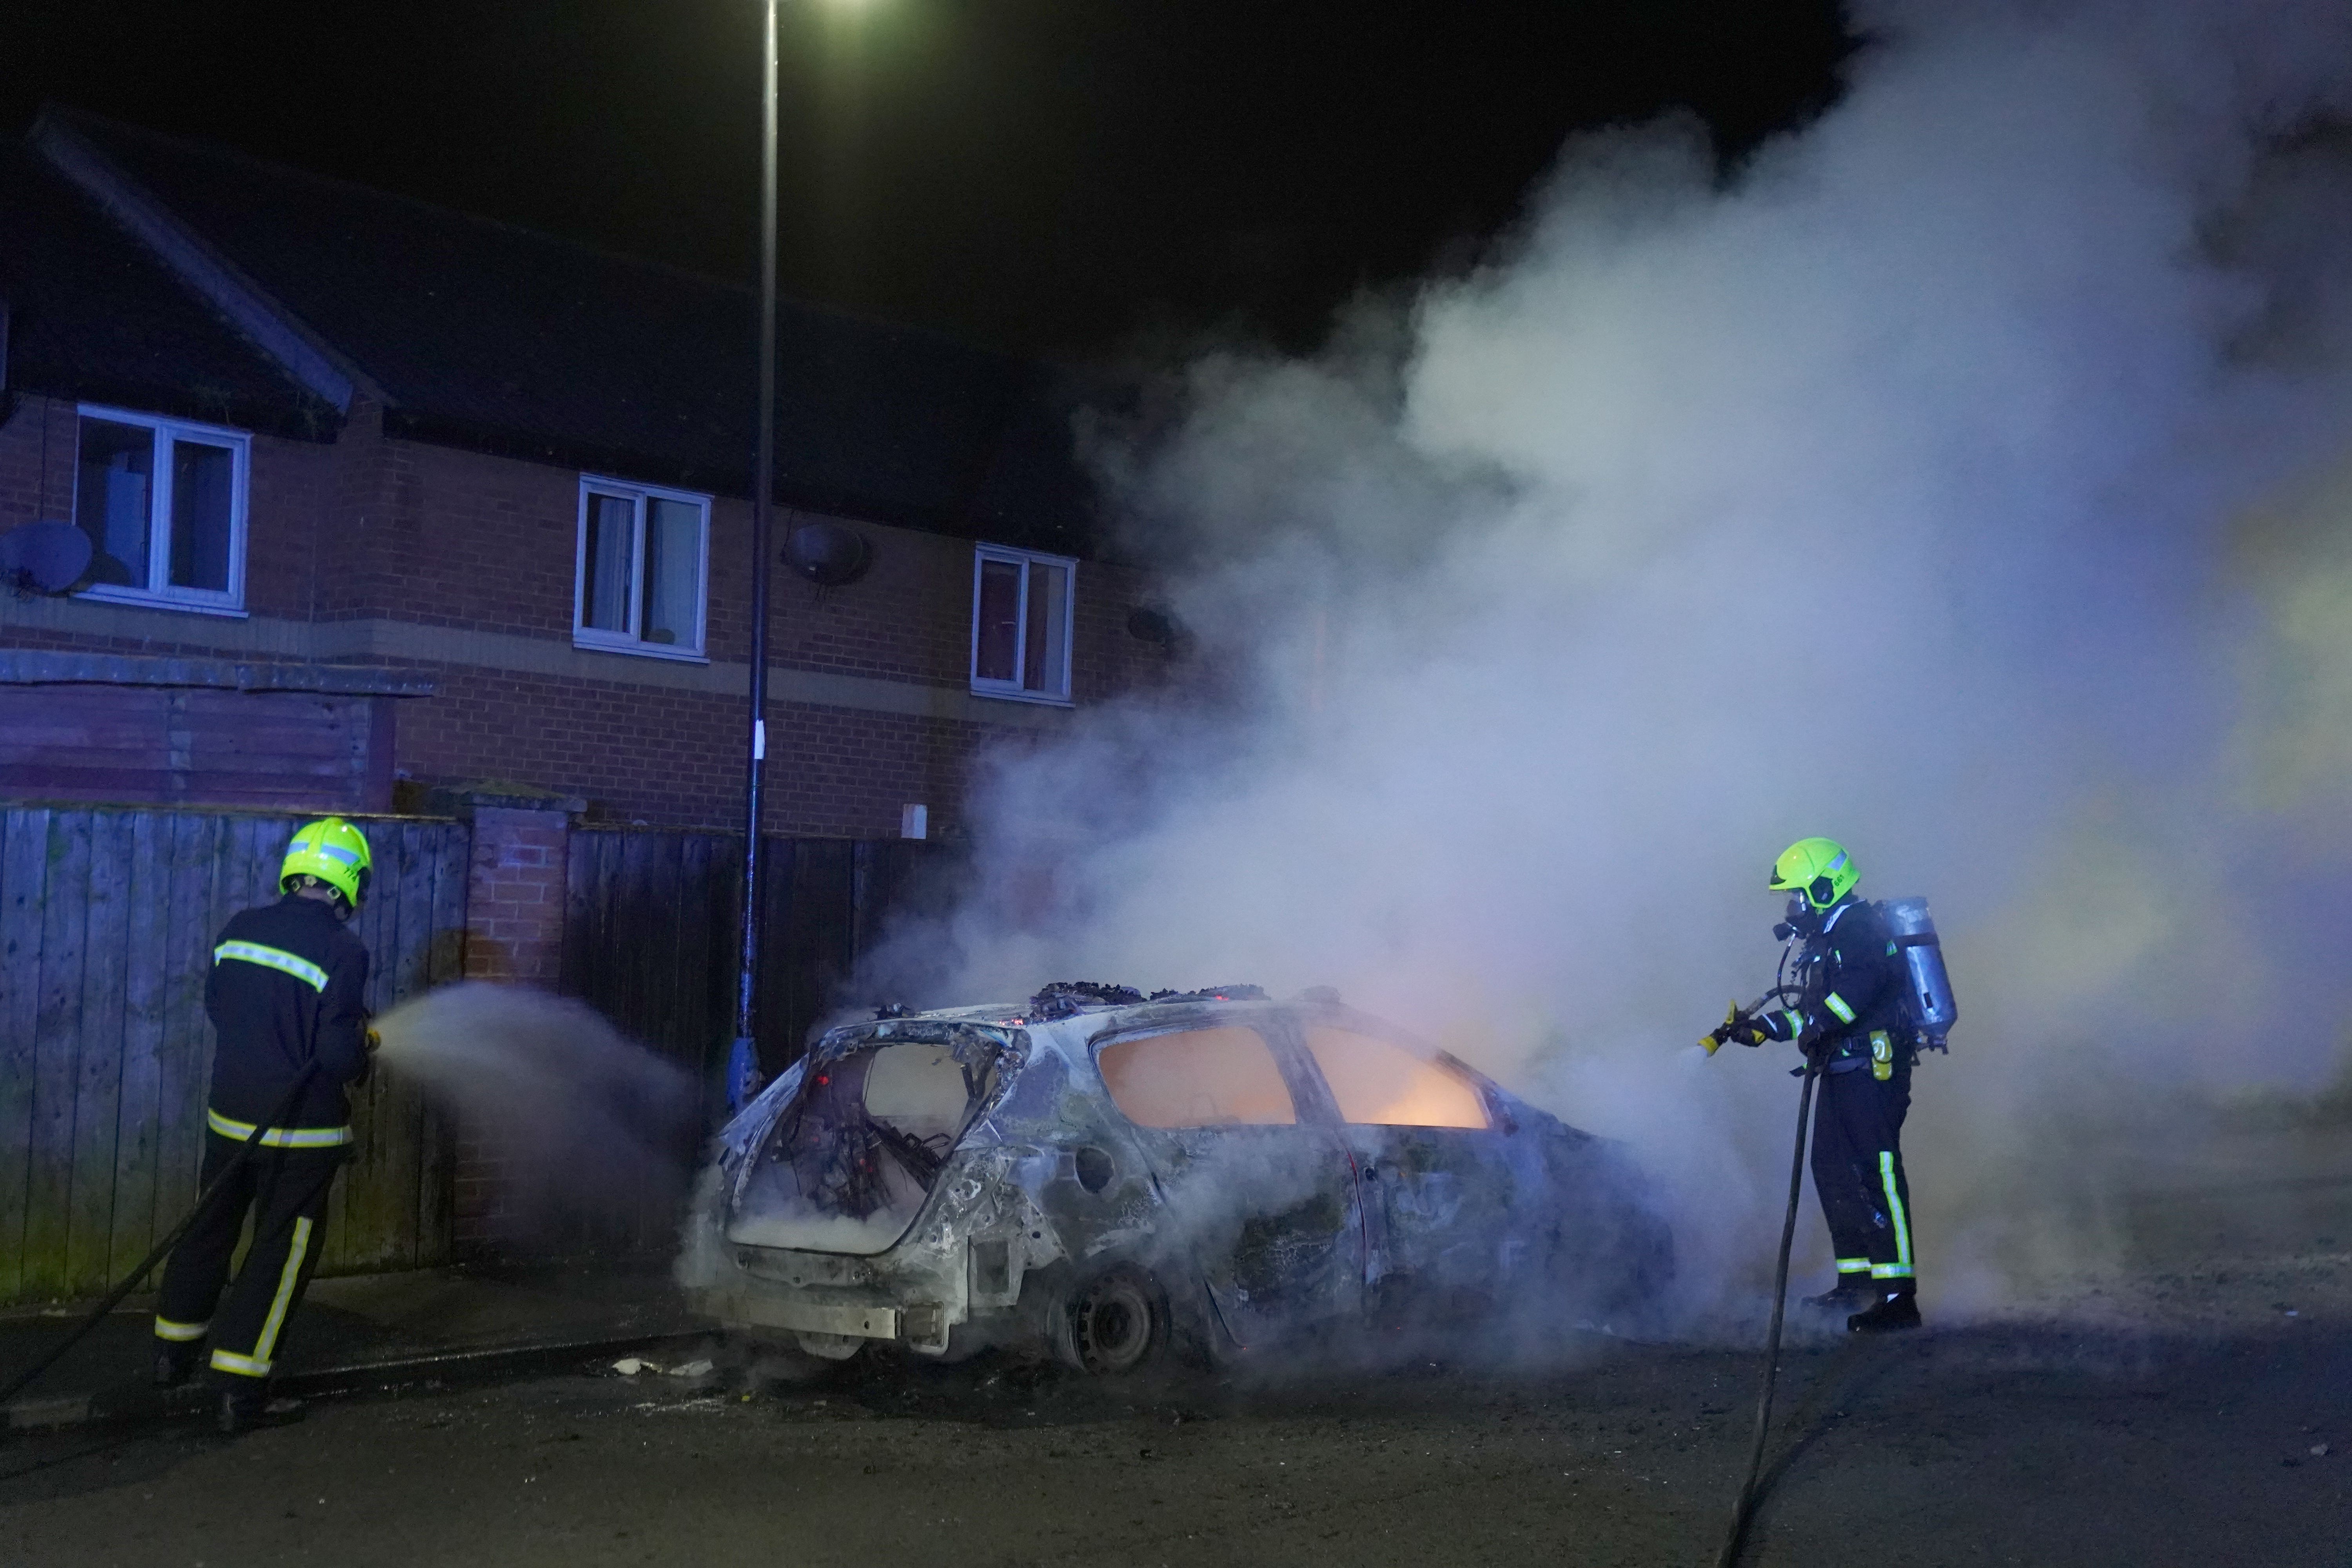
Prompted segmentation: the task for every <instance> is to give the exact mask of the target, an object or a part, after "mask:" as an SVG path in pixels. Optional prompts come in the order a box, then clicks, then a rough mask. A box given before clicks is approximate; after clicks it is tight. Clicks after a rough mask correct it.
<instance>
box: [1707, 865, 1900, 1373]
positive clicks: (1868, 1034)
mask: <svg viewBox="0 0 2352 1568" xmlns="http://www.w3.org/2000/svg"><path fill="white" fill-rule="evenodd" d="M1860 879H1861V877H1860V873H1859V872H1858V871H1857V870H1856V868H1855V867H1854V863H1853V856H1852V855H1850V854H1848V853H1847V851H1846V849H1845V847H1844V846H1843V845H1842V844H1840V843H1838V842H1837V841H1836V840H1835V839H1831V838H1800V839H1799V840H1797V842H1796V843H1794V844H1791V845H1790V846H1789V847H1788V848H1787V849H1785V850H1783V851H1781V854H1780V858H1779V859H1777V860H1775V861H1774V862H1773V863H1772V879H1771V883H1770V885H1771V888H1772V889H1773V890H1774V891H1776V892H1786V893H1787V894H1788V895H1789V911H1788V919H1787V920H1786V921H1783V922H1782V923H1781V924H1780V925H1777V926H1775V927H1774V928H1773V934H1774V935H1776V936H1778V937H1780V939H1781V940H1782V941H1784V942H1801V944H1802V945H1801V946H1800V947H1798V948H1796V950H1795V951H1794V952H1793V953H1792V954H1791V955H1790V957H1791V959H1792V960H1793V963H1784V965H1783V974H1784V975H1787V974H1789V973H1790V972H1791V971H1793V976H1794V978H1793V982H1792V983H1790V984H1785V985H1784V986H1783V988H1782V989H1781V990H1780V992H1779V993H1777V994H1776V997H1775V999H1774V1000H1773V1001H1772V1002H1771V1003H1770V1004H1769V1005H1766V1006H1765V1007H1764V1008H1763V1009H1762V1010H1761V1011H1759V1012H1757V1013H1752V1014H1749V1013H1743V1012H1741V1011H1740V1009H1739V1007H1738V1005H1737V1004H1735V1005H1733V1007H1732V1011H1731V1016H1729V1017H1727V1019H1725V1020H1724V1023H1723V1026H1722V1027H1720V1028H1718V1029H1717V1030H1716V1031H1714V1032H1713V1033H1712V1034H1710V1035H1708V1036H1707V1037H1706V1039H1704V1040H1703V1041H1701V1042H1700V1043H1701V1044H1702V1045H1705V1046H1706V1047H1707V1052H1708V1054H1709V1055H1713V1054H1714V1052H1715V1050H1716V1048H1717V1047H1719V1046H1722V1045H1725V1044H1727V1043H1728V1042H1730V1041H1733V1040H1737V1041H1738V1042H1739V1043H1740V1044H1741V1045H1744V1046H1760V1045H1762V1044H1763V1043H1764V1042H1765V1041H1767V1040H1790V1041H1794V1042H1795V1043H1796V1045H1797V1046H1798V1047H1799V1048H1800V1049H1801V1050H1803V1051H1804V1053H1805V1054H1806V1055H1807V1056H1808V1057H1809V1058H1811V1059H1812V1060H1814V1061H1816V1062H1818V1063H1819V1064H1820V1067H1821V1074H1822V1078H1821V1105H1820V1110H1819V1113H1818V1115H1817V1116H1816V1118H1815V1120H1814V1122H1813V1150H1812V1170H1813V1187H1814V1190H1815V1191H1816V1192H1818V1193H1819V1194H1821V1200H1822V1217H1823V1218H1824V1219H1826V1220H1827V1221H1828V1222H1829V1229H1830V1240H1831V1243H1832V1245H1833V1246H1834V1247H1836V1249H1837V1268H1838V1282H1837V1285H1836V1288H1835V1289H1832V1290H1830V1291H1828V1292H1827V1293H1826V1294H1823V1295H1820V1296H1814V1297H1811V1298H1809V1299H1808V1300H1807V1301H1806V1305H1807V1306H1809V1307H1811V1308H1813V1309H1815V1310H1819V1311H1822V1312H1825V1313H1828V1314H1831V1315H1832V1316H1836V1317H1843V1318H1844V1320H1845V1325H1846V1327H1847V1328H1848V1329H1850V1330H1852V1331H1854V1332H1857V1333H1883V1332H1885V1331H1890V1330H1896V1329H1914V1328H1917V1327H1918V1326H1919V1303H1918V1282H1917V1276H1916V1272H1915V1270H1914V1267H1913V1264H1912V1254H1911V1189H1910V1185H1909V1184H1908V1183H1907V1182H1906V1180H1905V1178H1904V1174H1903V1149H1902V1135H1903V1119H1904V1116H1905V1114H1906V1112H1907V1111H1908V1110H1910V1107H1911V1068H1912V1066H1913V1064H1914V1062H1915V1061H1916V1059H1917V1052H1916V1047H1915V1040H1916V1034H1915V1031H1914V1029H1913V1028H1912V1026H1910V1024H1909V1022H1908V1020H1907V1016H1906V1013H1905V1011H1904V987H1905V969H1904V963H1903V959H1902V956H1901V953H1900V952H1899V951H1898V949H1897V946H1896V943H1895V937H1894V935H1893V933H1892V932H1891V931H1889V930H1888V927H1887V923H1886V921H1885V917H1884V916H1883V915H1882V914H1881V913H1880V912H1879V910H1878V908H1877V906H1876V905H1874V904H1872V903H1869V902H1867V901H1865V900H1862V899H1858V898H1856V897H1855V896H1854V884H1855V883H1856V882H1858V881H1859V880H1860Z"/></svg>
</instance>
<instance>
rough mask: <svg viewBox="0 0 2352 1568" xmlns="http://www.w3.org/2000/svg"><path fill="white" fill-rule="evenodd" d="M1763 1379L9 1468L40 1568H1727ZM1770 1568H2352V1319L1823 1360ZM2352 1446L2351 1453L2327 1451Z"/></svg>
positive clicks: (604, 1396) (1057, 1390)
mask: <svg viewBox="0 0 2352 1568" xmlns="http://www.w3.org/2000/svg"><path fill="white" fill-rule="evenodd" d="M1753 1371H1754V1368H1753V1357H1752V1356H1747V1355H1740V1354H1736V1353H1731V1352H1687V1351H1671V1350H1656V1349H1643V1348H1638V1347H1621V1348H1618V1349H1615V1350H1612V1351H1610V1352H1605V1353H1603V1354H1602V1355H1601V1359H1600V1360H1598V1361H1597V1362H1596V1363H1593V1364H1591V1365H1589V1366H1586V1367H1582V1368H1577V1369H1573V1370H1568V1369H1559V1370H1554V1371H1551V1372H1549V1373H1542V1374H1528V1373H1509V1374H1503V1373H1471V1372H1465V1371H1464V1370H1462V1369H1455V1368H1445V1367H1438V1366H1430V1365H1426V1364H1423V1365H1419V1366H1415V1367H1412V1368H1407V1369H1402V1370H1398V1371H1392V1372H1390V1373H1383V1374H1381V1375H1378V1376H1367V1377H1356V1378H1346V1379H1332V1380H1318V1381H1315V1382H1312V1383H1308V1384H1297V1385H1293V1386H1291V1387H1288V1388H1285V1389H1280V1390H1263V1389H1261V1390H1255V1391H1245V1390H1242V1389H1239V1388H1236V1387H1234V1385H1232V1384H1218V1383H1214V1382H1210V1381H1206V1380H1194V1379H1180V1380H1177V1381H1175V1382H1172V1383H1168V1384H1154V1385H1151V1386H1149V1387H1138V1388H1119V1389H1106V1388H1104V1387H1102V1386H1100V1385H1094V1384H1085V1383H1081V1382H1078V1381H1076V1380H1074V1379H1069V1378H1066V1377H1062V1376H1059V1375H1055V1374H1051V1373H1041V1372H1040V1371H1039V1370H1038V1369H1033V1368H1024V1367H1021V1366H1017V1365H1012V1364H999V1363H990V1364H979V1365H972V1366H968V1367H964V1368H946V1369H941V1368H929V1367H924V1368H908V1369H898V1368H888V1367H883V1368H876V1369H870V1370H867V1371H866V1372H864V1373H840V1374H835V1375H832V1376H828V1377H826V1378H824V1379H822V1380H820V1381H819V1382H817V1383H814V1384H800V1385H796V1386H786V1387H776V1386H767V1387H765V1388H763V1389H762V1390H761V1391H759V1392H751V1393H746V1392H745V1390H744V1388H743V1387H742V1386H741V1384H740V1382H739V1381H738V1378H739V1376H740V1374H737V1375H733V1376H730V1375H729V1374H727V1373H721V1374H720V1375H719V1376H717V1377H714V1378H712V1379H709V1380H704V1381H702V1382H700V1383H688V1382H683V1381H681V1380H677V1379H673V1378H648V1377H645V1376H640V1377H637V1378H634V1379H630V1378H622V1377H619V1376H616V1375H611V1374H606V1375H603V1376H596V1375H584V1374H583V1375H575V1376H563V1377H555V1378H548V1379H541V1380H537V1381H532V1382H528V1383H520V1384H510V1385H506V1386H499V1387H490V1388H479V1389H469V1390H445V1391H424V1392H408V1393H404V1394H398V1395H396V1396H382V1397H377V1398H373V1399H367V1398H362V1399H356V1400H350V1401H341V1402H331V1403H327V1404H324V1405H320V1406H319V1407H317V1408H316V1409H315V1410H314V1412H313V1414H312V1415H311V1418H310V1420H309V1421H307V1422H305V1423H304V1424H302V1425H301V1426H295V1427H290V1428H286V1429H282V1430H278V1431H271V1432H264V1433H258V1434H255V1435H252V1436H248V1437H246V1438H243V1439H240V1440H238V1441H236V1442H234V1443H226V1442H223V1441H220V1440H218V1439H216V1438H215V1437H213V1436H210V1435H208V1434H206V1433H205V1432H204V1431H203V1430H202V1429H201V1428H200V1427H198V1426H194V1424H192V1423H184V1424H182V1425H180V1426H171V1427H156V1428H149V1429H145V1430H142V1431H139V1432H135V1433H111V1434H109V1433H94V1432H85V1433H79V1434H71V1433H66V1434H54V1435H50V1436H38V1437H32V1438H26V1437H19V1438H17V1439H16V1440H14V1441H12V1442H11V1443H10V1444H9V1445H8V1446H7V1447H6V1448H5V1450H0V1541H5V1542H8V1546H7V1547H6V1548H5V1549H0V1557H5V1559H6V1560H7V1561H10V1562H21V1563H41V1564H49V1565H54V1568H81V1565H84V1564H89V1565H96V1564H101V1563H122V1564H142V1565H144V1564H164V1563H181V1564H189V1563H200V1564H211V1565H216V1568H226V1565H227V1564H236V1563H322V1564H325V1563H333V1564H338V1565H342V1568H368V1565H372V1564H377V1563H383V1564H401V1565H404V1568H406V1565H414V1564H419V1563H499V1564H511V1565H515V1568H526V1565H529V1568H536V1565H538V1564H549V1565H553V1564H604V1563H614V1564H618V1563H665V1564H666V1563H736V1562H742V1563H751V1562H759V1563H792V1564H807V1565H810V1568H817V1565H826V1564H836V1563H838V1564H860V1565H869V1564H874V1563H936V1562H942V1561H953V1562H957V1563H971V1564H999V1563H1003V1564H1013V1563H1023V1564H1029V1563H1055V1564H1059V1563H1166V1564H1171V1565H1173V1564H1212V1563H1301V1564H1326V1563H1329V1564H1339V1563H1349V1564H1362V1563H1449V1564H1450V1563H1515V1564H1516V1563H1526V1562H1528V1560H1529V1558H1530V1554H1531V1553H1536V1554H1540V1555H1542V1556H1544V1557H1546V1558H1549V1559H1550V1560H1554V1561H1560V1562H1567V1563H1586V1564H1595V1565H1598V1564H1609V1563H1625V1564H1652V1563H1710V1562H1712V1561H1713V1555H1714V1552H1715V1550H1716V1548H1717V1543H1718V1542H1719V1540H1720V1534H1721V1531H1722V1529H1723V1526H1724V1523H1725V1516H1726V1510H1727V1501H1728V1496H1727V1493H1728V1489H1729V1488H1730V1486H1731V1485H1732V1484H1733V1480H1734V1479H1735V1477H1736V1475H1737V1472H1738V1464H1739V1461H1740V1458H1741V1457H1742V1453H1743V1443H1744V1439H1745V1437H1746V1435H1747V1432H1748V1405H1749V1401H1750V1399H1751V1397H1752V1391H1753ZM1784 1386H1785V1387H1786V1389H1787V1393H1788V1395H1789V1404H1788V1405H1787V1406H1786V1407H1785V1408H1786V1409H1787V1411H1788V1417H1789V1418H1788V1422H1787V1425H1786V1426H1784V1428H1783V1432H1784V1437H1783V1440H1782V1441H1781V1442H1780V1444H1779V1445H1778V1446H1777V1451H1778V1453H1779V1455H1780V1464H1779V1468H1778V1473H1777V1475H1776V1478H1775V1482H1774V1486H1773V1489H1772V1491H1771V1493H1770V1496H1769V1499H1768V1500H1767V1502H1766V1504H1765V1507H1764V1509H1763V1511H1762V1514H1761V1516H1760V1519H1759V1524H1758V1527H1757V1530H1756V1532H1755V1541H1754V1544H1753V1549H1752V1551H1751V1552H1750V1554H1749V1556H1748V1559H1747V1560H1748V1561H1749V1562H1751V1563H1788V1564H1796V1563H1806V1564H1818V1565H1822V1568H1833V1565H1838V1564H1847V1563H1852V1564H1856V1565H1864V1564H1866V1565H1868V1568H1889V1565H1891V1564H1906V1563H1921V1564H1927V1563H1937V1564H1941V1563H2032V1564H2041V1563H2116V1564H2124V1563H2130V1564H2163V1563H2200V1564H2206V1563H2231V1564H2236V1563H2282V1564H2288V1563H2292V1564H2326V1565H2331V1568H2333V1565H2339V1564H2347V1565H2352V1402H2347V1391H2352V1324H2347V1323H2344V1322H2329V1321H2314V1320H2312V1319H2309V1318H2304V1317H2300V1316H2299V1317H2297V1318H2296V1319H2294V1320H2283V1321H2280V1322H2279V1323H2277V1324H2276V1325H2273V1326H2270V1327H2267V1328H2265V1329H2263V1330H2261V1331H2250V1332H2246V1333H2242V1334H2236V1335H2231V1336H2227V1337H2225V1338H2221V1339H2218V1340H2216V1339H2209V1338H2203V1337H2193V1338H2186V1339H2181V1338H2163V1337H2150V1336H2146V1335H2141V1334H2137V1333H2132V1332H2128V1331H2116V1330H2111V1329H2110V1330H2101V1331H2095V1332H2082V1331H2072V1332H2070V1331H2058V1330H2053V1329H2040V1330H2024V1329H2010V1330H1987V1329H1980V1330H1971V1331H1931V1332H1927V1333H1922V1334H1920V1335H1917V1336H1914V1337H1909V1338H1905V1339H1901V1340H1896V1341H1873V1342H1850V1343H1844V1344H1839V1345H1835V1346H1832V1347H1827V1348H1820V1349H1810V1350H1805V1351H1801V1352H1798V1353H1797V1354H1796V1355H1795V1356H1794V1357H1793V1359H1792V1360H1791V1362H1790V1370H1789V1372H1788V1373H1787V1374H1786V1381H1785V1384H1784ZM2323 1445H2324V1446H2326V1449H2327V1452H2326V1454H2324V1455H2322V1454H2317V1453H2315V1452H2314V1451H2313V1450H2315V1448H2317V1447H2321V1446H2323Z"/></svg>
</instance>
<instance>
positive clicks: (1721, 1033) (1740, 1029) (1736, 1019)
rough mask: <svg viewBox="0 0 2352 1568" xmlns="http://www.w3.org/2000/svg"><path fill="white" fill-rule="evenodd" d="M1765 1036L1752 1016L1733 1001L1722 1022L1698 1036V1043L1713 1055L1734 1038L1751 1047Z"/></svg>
mask: <svg viewBox="0 0 2352 1568" xmlns="http://www.w3.org/2000/svg"><path fill="white" fill-rule="evenodd" d="M1766 1038H1767V1036H1766V1035H1765V1033H1764V1030H1763V1028H1762V1026H1760V1025H1759V1024H1758V1023H1757V1022H1756V1019H1755V1017H1754V1016H1753V1015H1751V1014H1748V1013H1743V1012H1741V1011H1740V1010H1739V1004H1738V1003H1737V1002H1734V1003H1733V1004H1732V1005H1730V1007H1729V1008H1728V1009H1727V1010H1726V1011H1725V1013H1724V1015H1723V1022H1722V1023H1721V1024H1719V1025H1717V1026H1716V1027H1715V1028H1714V1029H1712V1030H1711V1031H1709V1032H1708V1033H1706V1034H1705V1035H1702V1036H1700V1037H1699V1042H1698V1043H1699V1044H1700V1045H1701V1046H1703V1047H1706V1054H1707V1055H1708V1056H1713V1055H1715V1053H1716V1052H1717V1051H1719V1050H1721V1049H1722V1048H1723V1047H1726V1046H1727V1045H1729V1044H1730V1043H1731V1042H1732V1041H1734V1040H1737V1041H1738V1042H1739V1043H1740V1044H1741V1045H1743V1046H1747V1047H1749V1048H1751V1049H1752V1048H1754V1047H1757V1046H1760V1045H1762V1044H1763V1043H1764V1041H1765V1040H1766Z"/></svg>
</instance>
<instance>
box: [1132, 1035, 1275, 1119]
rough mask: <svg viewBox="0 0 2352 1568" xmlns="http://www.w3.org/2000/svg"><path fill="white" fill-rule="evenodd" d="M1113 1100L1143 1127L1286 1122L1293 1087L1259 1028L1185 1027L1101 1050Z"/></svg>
mask: <svg viewBox="0 0 2352 1568" xmlns="http://www.w3.org/2000/svg"><path fill="white" fill-rule="evenodd" d="M1095 1062H1096V1065H1097V1067H1098V1068H1101V1070H1102V1077H1103V1084H1104V1086H1105V1087H1106V1088H1108V1089H1109V1090H1110V1098H1111V1100H1112V1103H1114V1104H1116V1105H1117V1106H1118V1109H1119V1110H1120V1112H1121V1113H1122V1114H1123V1115H1125V1116H1126V1118H1127V1119H1128V1120H1129V1121H1132V1122H1134V1123H1135V1124H1136V1125H1137V1126H1139V1127H1287V1126H1290V1125H1292V1124H1294V1123H1296V1122H1297V1120H1298V1110H1297V1107H1296V1106H1295V1105H1294V1104H1292V1102H1291V1099H1290V1086H1289V1085H1287V1084H1286V1083H1284V1082H1283V1081H1282V1069H1281V1068H1279V1067H1277V1066H1276V1064H1275V1059H1274V1052H1273V1051H1272V1050H1270V1049H1269V1048H1267V1046H1266V1043H1265V1038H1264V1037H1262V1036H1260V1035H1259V1034H1258V1032H1257V1031H1256V1030H1255V1029H1244V1028H1222V1029H1182V1030H1178V1031H1176V1032H1174V1033H1171V1034H1165V1035H1146V1036H1144V1037H1141V1038H1140V1039H1130V1040H1114V1041H1112V1042H1111V1043H1110V1044H1109V1045H1107V1046H1105V1047H1102V1049H1101V1050H1100V1051H1099V1052H1097V1054H1096V1057H1095Z"/></svg>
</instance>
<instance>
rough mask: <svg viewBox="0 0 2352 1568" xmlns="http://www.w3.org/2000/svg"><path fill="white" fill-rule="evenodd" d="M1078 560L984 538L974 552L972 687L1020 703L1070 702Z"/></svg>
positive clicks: (972, 580) (982, 693)
mask: <svg viewBox="0 0 2352 1568" xmlns="http://www.w3.org/2000/svg"><path fill="white" fill-rule="evenodd" d="M1077 577H1078V563H1076V561H1073V560H1071V559H1070V558H1069V557H1068V556H1066V555H1041V554H1039V553H1038V552H1036V551H1034V550H1015V549H1013V548H1012V547H1011V546H1009V545H1003V544H982V545H976V546H974V547H973V550H972V555H971V689H972V691H973V692H974V693H975V694H976V695H978V696H982V697H1009V698H1012V699H1013V700H1016V701H1022V702H1061V703H1066V702H1068V701H1069V700H1070V625H1071V606H1072V605H1073V604H1074V603H1075V602H1076V598H1077Z"/></svg>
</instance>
